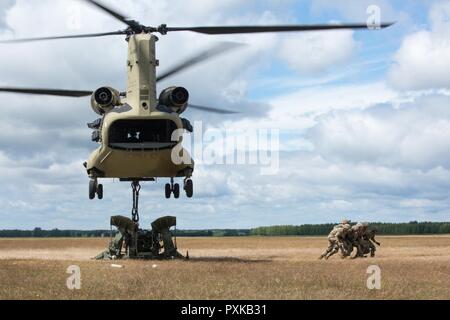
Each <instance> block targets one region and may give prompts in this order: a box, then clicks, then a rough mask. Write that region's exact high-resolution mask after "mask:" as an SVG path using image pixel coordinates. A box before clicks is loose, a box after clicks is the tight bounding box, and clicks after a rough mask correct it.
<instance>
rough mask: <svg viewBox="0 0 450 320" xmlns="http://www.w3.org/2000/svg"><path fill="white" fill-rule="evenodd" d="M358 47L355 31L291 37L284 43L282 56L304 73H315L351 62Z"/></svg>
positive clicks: (284, 40)
mask: <svg viewBox="0 0 450 320" xmlns="http://www.w3.org/2000/svg"><path fill="white" fill-rule="evenodd" d="M356 47H357V44H356V41H355V40H354V39H353V32H352V31H328V32H310V33H304V34H300V35H291V36H287V37H285V38H284V39H283V41H282V42H281V44H280V49H279V50H280V53H279V55H280V57H281V59H283V60H284V61H286V62H287V64H288V65H289V66H290V67H291V68H293V69H294V70H296V71H298V72H300V73H306V74H315V73H319V72H322V71H326V70H327V69H328V68H330V67H334V66H336V65H339V64H342V63H344V62H347V61H348V60H349V59H350V58H351V56H352V54H353V53H354V50H355V49H356Z"/></svg>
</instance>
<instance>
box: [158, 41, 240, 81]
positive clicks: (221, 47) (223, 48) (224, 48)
mask: <svg viewBox="0 0 450 320" xmlns="http://www.w3.org/2000/svg"><path fill="white" fill-rule="evenodd" d="M242 46H243V44H240V43H234V42H222V43H220V44H218V45H215V46H213V47H211V48H209V49H208V50H206V51H204V52H202V53H200V54H197V55H195V56H192V57H190V58H187V59H186V60H185V61H183V62H181V63H179V64H177V65H176V66H174V67H173V68H171V69H169V70H168V71H166V72H164V73H163V74H161V75H159V76H158V77H157V78H156V81H157V82H159V81H162V80H164V79H166V78H168V77H171V76H173V75H175V74H177V73H180V72H181V71H184V70H186V69H188V68H191V67H193V66H195V65H197V64H199V63H201V62H205V61H207V60H209V59H212V58H214V57H216V56H219V55H221V54H224V53H226V52H228V51H231V50H234V49H236V48H238V47H242Z"/></svg>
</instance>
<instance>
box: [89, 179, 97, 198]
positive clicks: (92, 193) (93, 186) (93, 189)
mask: <svg viewBox="0 0 450 320" xmlns="http://www.w3.org/2000/svg"><path fill="white" fill-rule="evenodd" d="M96 191H97V181H96V180H94V179H91V180H90V181H89V199H90V200H93V199H94V198H95V193H96Z"/></svg>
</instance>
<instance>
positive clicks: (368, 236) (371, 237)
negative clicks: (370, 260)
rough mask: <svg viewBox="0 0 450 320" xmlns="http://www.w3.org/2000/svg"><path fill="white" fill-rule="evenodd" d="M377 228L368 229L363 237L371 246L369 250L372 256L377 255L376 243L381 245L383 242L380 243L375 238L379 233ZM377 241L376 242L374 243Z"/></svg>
mask: <svg viewBox="0 0 450 320" xmlns="http://www.w3.org/2000/svg"><path fill="white" fill-rule="evenodd" d="M377 231H378V230H377V229H376V228H373V229H371V230H366V232H365V233H364V234H363V239H364V240H365V241H366V242H367V245H368V247H369V250H368V251H369V252H367V253H370V256H371V257H375V251H376V250H377V248H376V247H375V244H377V245H378V246H381V243H379V242H378V241H377V240H375V235H376V233H377ZM374 243H375V244H374Z"/></svg>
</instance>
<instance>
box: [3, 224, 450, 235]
mask: <svg viewBox="0 0 450 320" xmlns="http://www.w3.org/2000/svg"><path fill="white" fill-rule="evenodd" d="M334 225H335V224H331V223H328V224H304V225H299V226H295V225H284V226H283V225H282V226H268V227H259V228H254V229H211V230H176V235H177V236H179V237H183V236H184V237H244V236H326V235H328V233H329V232H330V231H331V229H332V228H333V227H334ZM370 227H371V228H373V227H376V228H377V229H378V233H379V234H380V235H422V234H450V222H417V221H412V222H408V223H381V222H376V223H370ZM110 233H111V231H110V230H89V231H86V230H58V229H53V230H43V229H41V228H35V229H33V230H0V238H91V237H92V238H94V237H95V238H97V237H109V236H110Z"/></svg>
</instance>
